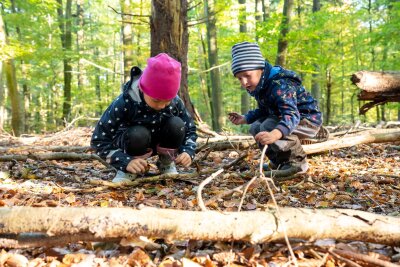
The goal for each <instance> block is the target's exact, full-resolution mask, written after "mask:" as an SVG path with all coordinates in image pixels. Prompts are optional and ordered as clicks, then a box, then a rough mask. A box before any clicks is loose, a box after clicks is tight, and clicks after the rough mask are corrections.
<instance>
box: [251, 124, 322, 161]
mask: <svg viewBox="0 0 400 267" xmlns="http://www.w3.org/2000/svg"><path fill="white" fill-rule="evenodd" d="M279 121H280V120H279V119H278V118H277V117H276V116H270V117H267V118H263V119H259V120H257V121H255V122H253V123H252V124H251V127H250V133H251V134H252V135H253V136H256V135H257V134H258V133H259V132H262V131H267V132H270V131H272V130H273V129H275V128H276V126H277V125H278V123H279ZM319 128H320V127H319V126H316V125H313V124H312V123H311V122H310V121H308V120H307V119H302V120H301V121H300V123H299V125H298V126H297V127H296V129H295V130H294V131H293V132H292V134H290V135H288V136H285V137H283V138H281V139H279V140H278V141H276V142H275V143H273V144H270V145H268V148H267V151H266V153H265V155H266V156H267V157H268V158H269V160H270V161H271V162H272V163H273V164H274V165H275V166H279V165H283V164H285V163H296V162H302V161H303V160H304V159H305V158H306V153H305V152H304V150H303V147H302V146H301V143H300V139H304V138H313V137H315V135H316V134H317V133H318V130H319ZM258 145H259V147H260V148H262V147H263V146H262V145H260V144H258Z"/></svg>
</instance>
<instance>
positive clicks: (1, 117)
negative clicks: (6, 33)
mask: <svg viewBox="0 0 400 267" xmlns="http://www.w3.org/2000/svg"><path fill="white" fill-rule="evenodd" d="M0 33H1V29H0ZM3 77H4V76H3V62H2V61H0V133H1V132H3V129H4V121H5V108H4V100H5V92H4V91H5V90H4V89H5V87H4V83H3Z"/></svg>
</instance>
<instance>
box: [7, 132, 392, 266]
mask: <svg viewBox="0 0 400 267" xmlns="http://www.w3.org/2000/svg"><path fill="white" fill-rule="evenodd" d="M91 132H92V129H91V128H74V129H70V130H68V131H65V132H60V133H56V134H54V135H48V136H46V135H45V136H40V135H37V136H30V137H24V138H15V137H11V136H1V137H0V145H1V146H2V148H7V149H8V150H7V152H6V153H3V155H5V154H7V153H8V154H13V155H14V154H29V153H31V151H29V150H30V149H31V148H35V147H45V146H82V147H85V146H88V145H89V140H90V136H91ZM399 145H400V142H397V143H383V144H367V145H358V146H354V147H349V148H343V149H337V150H333V151H330V152H326V153H321V154H319V155H314V156H310V157H308V161H309V164H310V170H309V171H308V172H307V174H306V175H303V176H301V177H298V178H295V179H293V180H288V181H285V182H281V183H279V185H278V190H277V191H276V192H275V193H274V194H275V198H276V201H277V203H278V205H279V206H282V207H301V208H317V209H325V208H345V209H355V210H361V211H367V212H372V213H376V214H382V215H390V216H400V209H399V207H400V182H399V180H400V179H399V178H400V153H399ZM20 148H22V149H20ZM44 151H45V152H47V153H49V151H46V150H45V149H44ZM248 152H249V153H248V155H249V156H247V157H246V158H245V160H244V161H242V162H240V163H238V164H237V165H235V166H233V167H232V168H231V169H229V170H228V171H225V172H224V173H223V175H221V176H220V177H218V178H217V179H214V180H213V181H212V182H211V183H210V184H208V185H207V186H206V187H205V188H204V189H203V191H202V192H203V193H202V195H203V198H204V201H207V200H210V199H212V198H213V197H215V196H219V195H221V193H223V192H225V191H229V190H232V189H233V188H235V187H237V186H240V185H243V184H245V183H247V182H248V181H249V180H250V179H251V178H252V176H251V174H252V173H254V170H255V169H257V168H258V167H257V166H258V164H259V158H260V155H259V152H258V151H257V149H255V148H250V149H249V151H248ZM87 153H90V152H87ZM205 153H206V152H200V153H198V154H197V156H196V159H202V158H203V156H204V154H205ZM238 157H239V153H238V151H235V150H234V149H227V150H224V151H212V152H209V153H208V155H206V158H205V159H203V160H201V161H198V162H197V165H198V167H197V168H201V169H203V170H206V169H212V168H214V169H218V168H221V167H222V166H223V165H224V164H226V163H229V162H232V161H233V160H235V159H237V158H238ZM155 160H156V159H155V158H151V159H150V162H151V163H153V164H154V163H155ZM155 171H156V170H155ZM180 171H183V172H191V171H195V169H194V168H190V169H180ZM113 175H114V171H113V170H112V169H109V168H107V167H105V166H104V165H103V164H102V163H100V162H98V161H96V160H83V161H68V160H46V161H41V160H33V159H27V160H25V161H16V160H11V161H4V162H0V182H1V183H0V206H1V207H13V206H33V207H131V208H141V207H143V206H149V207H157V208H166V209H181V210H199V207H198V205H197V199H196V192H197V188H198V184H199V183H200V182H201V181H202V180H203V179H205V178H206V177H197V178H195V179H193V180H192V182H190V183H189V182H187V181H181V180H163V181H159V182H157V183H146V184H141V185H140V186H137V187H131V188H128V189H113V188H104V189H102V190H101V191H93V192H86V193H79V192H74V191H73V190H70V192H68V189H82V188H88V189H90V188H94V187H95V186H93V185H91V184H90V182H89V181H90V180H91V179H95V178H96V179H102V180H104V181H110V180H111V179H112V177H113ZM240 198H241V193H240V192H233V193H232V194H229V195H227V196H225V197H221V198H217V199H216V200H215V201H212V202H209V203H208V208H209V209H212V210H217V211H237V209H238V206H239V203H240ZM270 205H271V199H270V196H269V194H268V191H267V190H266V189H265V188H264V187H260V186H257V184H253V185H252V186H250V188H249V189H248V191H247V194H246V196H245V198H244V203H243V207H242V210H259V211H262V210H266V209H268V207H269V206H270ZM291 244H292V247H293V250H294V252H295V255H296V257H297V259H298V260H297V262H298V265H299V266H351V264H352V262H353V263H355V264H359V265H358V266H360V265H361V266H371V265H368V263H365V262H363V261H360V260H356V259H350V262H346V258H343V257H340V256H338V257H335V256H333V255H334V254H332V253H329V249H332V248H335V249H339V250H344V251H350V252H355V253H359V254H363V255H368V256H370V257H373V258H377V259H382V260H384V261H387V262H388V263H390V262H392V263H397V264H399V263H400V248H397V247H390V246H385V245H379V244H372V243H367V242H360V241H357V242H342V241H340V240H330V239H329V240H317V241H315V242H307V241H304V240H291ZM0 266H210V267H211V266H290V257H289V252H288V248H287V247H286V245H285V244H283V243H278V242H276V243H265V244H256V245H255V244H249V243H246V242H210V241H194V240H183V241H182V240H173V241H166V240H150V239H147V238H144V237H143V238H142V239H138V240H123V242H121V243H111V242H108V243H107V242H79V243H73V244H66V245H64V246H57V247H37V248H25V249H9V248H3V249H2V251H1V253H0ZM354 266H356V265H354Z"/></svg>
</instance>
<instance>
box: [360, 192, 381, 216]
mask: <svg viewBox="0 0 400 267" xmlns="http://www.w3.org/2000/svg"><path fill="white" fill-rule="evenodd" d="M363 195H364V196H366V197H367V198H368V199H369V200H371V201H372V202H374V203H375V205H377V206H378V207H379V208H380V209H381V211H383V212H384V213H386V211H385V209H384V208H383V207H382V206H381V205H380V204H379V203H378V202H376V201H375V200H374V199H373V198H372V197H370V196H368V195H367V194H365V193H364V194H363Z"/></svg>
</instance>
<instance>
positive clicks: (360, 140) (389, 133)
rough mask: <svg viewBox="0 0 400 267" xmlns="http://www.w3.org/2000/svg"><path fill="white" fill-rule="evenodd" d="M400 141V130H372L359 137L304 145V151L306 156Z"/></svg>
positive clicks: (358, 135) (353, 136) (360, 134)
mask: <svg viewBox="0 0 400 267" xmlns="http://www.w3.org/2000/svg"><path fill="white" fill-rule="evenodd" d="M399 140H400V130H399V129H391V130H388V129H382V130H372V131H366V132H362V133H358V134H357V135H349V136H346V137H343V138H340V139H332V140H328V141H325V142H322V143H316V144H311V145H304V146H303V148H304V151H305V152H306V154H308V155H309V154H315V153H320V152H323V151H327V150H333V149H338V148H343V147H351V146H355V145H360V144H368V143H385V142H394V141H399Z"/></svg>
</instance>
